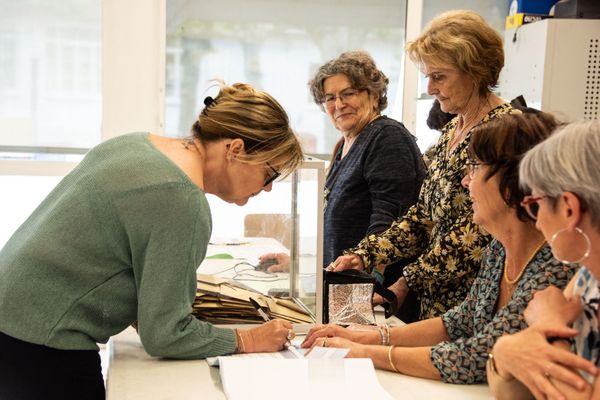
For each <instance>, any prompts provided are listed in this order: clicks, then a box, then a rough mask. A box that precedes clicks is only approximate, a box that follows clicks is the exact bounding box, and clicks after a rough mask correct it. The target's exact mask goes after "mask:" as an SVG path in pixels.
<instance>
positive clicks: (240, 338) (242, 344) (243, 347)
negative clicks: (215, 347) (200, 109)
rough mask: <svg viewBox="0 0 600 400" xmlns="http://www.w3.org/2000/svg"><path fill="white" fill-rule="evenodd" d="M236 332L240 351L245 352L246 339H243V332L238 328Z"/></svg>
mask: <svg viewBox="0 0 600 400" xmlns="http://www.w3.org/2000/svg"><path fill="white" fill-rule="evenodd" d="M234 332H235V337H236V338H237V339H238V353H245V352H246V346H244V339H242V333H241V332H240V331H239V330H238V329H236V330H235V331H234Z"/></svg>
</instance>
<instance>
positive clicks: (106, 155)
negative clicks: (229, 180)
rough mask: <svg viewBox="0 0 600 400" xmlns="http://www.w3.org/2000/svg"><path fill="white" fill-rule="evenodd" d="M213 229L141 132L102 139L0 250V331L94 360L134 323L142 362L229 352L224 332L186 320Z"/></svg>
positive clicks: (230, 337) (181, 176) (200, 196)
mask: <svg viewBox="0 0 600 400" xmlns="http://www.w3.org/2000/svg"><path fill="white" fill-rule="evenodd" d="M211 229H212V221H211V216H210V208H209V205H208V202H207V200H206V197H205V195H204V192H203V191H202V190H200V189H199V188H198V187H197V186H196V185H194V184H193V183H192V182H191V181H190V179H189V178H188V177H187V176H186V175H185V173H184V172H183V171H182V170H181V169H179V168H178V167H177V166H176V165H175V164H174V163H173V162H172V161H171V160H169V159H168V158H167V157H165V156H164V155H163V154H162V153H161V152H160V151H158V150H157V149H156V148H155V147H154V146H153V145H152V144H151V143H150V141H149V140H148V134H147V133H134V134H129V135H124V136H121V137H118V138H115V139H111V140H108V141H106V142H104V143H102V144H100V145H99V146H97V147H95V148H94V149H92V150H91V151H90V152H89V153H88V154H87V155H86V156H85V158H84V159H83V161H82V162H81V163H80V164H79V165H78V166H77V168H75V169H74V170H73V171H72V172H71V173H70V174H69V175H67V176H66V177H65V178H64V179H63V180H62V181H61V182H60V183H59V184H58V186H57V187H56V188H55V189H54V190H53V191H52V192H51V193H50V194H49V195H48V197H47V198H46V199H45V200H44V201H43V202H42V203H41V204H40V205H39V207H38V208H37V209H36V210H35V211H34V212H33V214H32V215H31V216H30V217H29V218H28V219H27V220H26V221H25V222H24V223H23V225H22V226H21V227H20V228H19V229H18V230H17V231H16V232H15V234H14V235H13V236H12V238H11V239H10V240H9V241H8V242H7V243H6V245H5V247H4V248H3V249H2V251H0V331H2V332H4V333H5V334H7V335H9V336H12V337H15V338H17V339H20V340H23V341H26V342H30V343H36V344H43V345H46V346H49V347H53V348H57V349H73V350H80V349H97V348H98V347H97V345H96V343H97V342H98V343H105V342H106V341H107V340H108V339H109V338H110V337H111V336H112V335H114V334H116V333H118V332H120V331H122V330H123V329H124V328H126V327H127V326H128V325H130V324H131V323H132V322H133V321H134V320H137V321H138V329H139V334H140V338H141V341H142V343H143V345H144V347H145V349H146V351H147V352H148V353H149V354H150V355H153V356H158V357H171V358H203V357H208V356H214V355H221V354H227V353H232V352H233V351H235V346H236V342H235V335H234V332H233V331H232V330H231V329H222V328H216V327H214V326H212V325H211V324H209V323H206V322H202V321H199V320H197V319H196V318H194V317H193V316H192V315H191V309H192V308H191V306H192V303H193V301H194V298H195V295H196V268H197V267H198V265H199V264H200V262H201V261H202V259H203V258H204V256H205V254H206V247H207V245H208V240H209V238H210V233H211Z"/></svg>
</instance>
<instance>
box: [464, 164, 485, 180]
mask: <svg viewBox="0 0 600 400" xmlns="http://www.w3.org/2000/svg"><path fill="white" fill-rule="evenodd" d="M465 164H466V165H467V175H469V178H470V179H473V175H475V171H477V170H478V169H479V167H480V166H481V165H483V163H482V162H481V161H477V160H473V159H468V160H467V162H466V163H465Z"/></svg>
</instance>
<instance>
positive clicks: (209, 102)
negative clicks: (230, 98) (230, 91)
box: [202, 96, 216, 115]
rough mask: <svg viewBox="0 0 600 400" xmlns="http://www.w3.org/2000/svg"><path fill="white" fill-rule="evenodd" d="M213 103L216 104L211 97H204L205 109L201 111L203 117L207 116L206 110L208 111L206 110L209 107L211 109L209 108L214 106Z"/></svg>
mask: <svg viewBox="0 0 600 400" xmlns="http://www.w3.org/2000/svg"><path fill="white" fill-rule="evenodd" d="M215 103H216V100H215V99H213V98H212V97H210V96H206V97H205V98H204V106H205V107H204V110H202V114H204V115H207V114H206V110H208V108H209V107H211V106H214V105H215Z"/></svg>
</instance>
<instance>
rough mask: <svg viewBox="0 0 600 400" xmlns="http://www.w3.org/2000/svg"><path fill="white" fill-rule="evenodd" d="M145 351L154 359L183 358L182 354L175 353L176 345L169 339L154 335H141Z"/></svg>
mask: <svg viewBox="0 0 600 400" xmlns="http://www.w3.org/2000/svg"><path fill="white" fill-rule="evenodd" d="M139 335H140V341H141V342H142V345H143V346H144V350H146V353H148V354H149V355H150V356H152V357H157V358H182V357H181V354H177V353H178V352H176V351H174V347H175V346H174V343H173V341H172V340H169V339H168V338H167V337H164V336H163V337H160V336H157V335H155V334H152V333H142V332H140V333H139Z"/></svg>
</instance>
